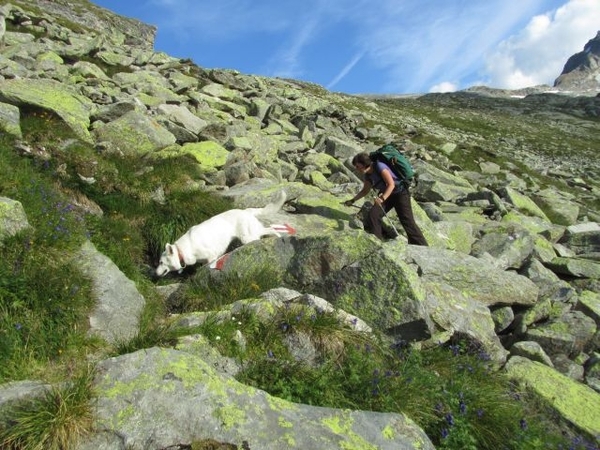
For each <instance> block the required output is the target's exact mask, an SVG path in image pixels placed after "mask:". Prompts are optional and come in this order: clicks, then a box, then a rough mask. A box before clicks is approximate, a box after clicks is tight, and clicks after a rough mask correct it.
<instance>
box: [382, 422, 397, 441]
mask: <svg viewBox="0 0 600 450" xmlns="http://www.w3.org/2000/svg"><path fill="white" fill-rule="evenodd" d="M381 434H383V437H384V438H386V439H389V440H392V439H395V438H396V430H394V428H393V427H391V426H390V425H387V426H386V427H385V428H384V429H383V431H382V433H381Z"/></svg>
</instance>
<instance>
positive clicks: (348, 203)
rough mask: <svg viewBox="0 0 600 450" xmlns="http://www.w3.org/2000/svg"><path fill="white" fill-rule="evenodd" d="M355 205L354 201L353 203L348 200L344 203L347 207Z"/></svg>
mask: <svg viewBox="0 0 600 450" xmlns="http://www.w3.org/2000/svg"><path fill="white" fill-rule="evenodd" d="M353 204H354V201H352V200H346V201H345V202H344V205H346V206H352V205H353Z"/></svg>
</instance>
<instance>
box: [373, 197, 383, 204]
mask: <svg viewBox="0 0 600 450" xmlns="http://www.w3.org/2000/svg"><path fill="white" fill-rule="evenodd" d="M373 201H374V203H375V204H376V205H379V206H381V205H383V199H382V198H381V197H375V199H374V200H373Z"/></svg>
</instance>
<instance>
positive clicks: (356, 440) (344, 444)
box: [322, 411, 377, 450]
mask: <svg viewBox="0 0 600 450" xmlns="http://www.w3.org/2000/svg"><path fill="white" fill-rule="evenodd" d="M322 422H323V425H324V426H326V427H327V428H329V429H330V430H331V431H332V432H333V433H335V434H337V435H338V436H340V437H342V438H343V439H344V440H342V441H341V442H340V447H341V448H342V449H346V450H377V447H376V446H374V445H372V444H370V443H369V442H367V441H366V440H365V439H364V438H363V437H361V436H359V435H358V434H356V433H355V432H354V431H353V430H352V426H353V425H354V420H353V419H352V418H351V417H350V414H349V411H341V412H340V413H339V415H336V416H330V417H326V418H325V419H323V420H322Z"/></svg>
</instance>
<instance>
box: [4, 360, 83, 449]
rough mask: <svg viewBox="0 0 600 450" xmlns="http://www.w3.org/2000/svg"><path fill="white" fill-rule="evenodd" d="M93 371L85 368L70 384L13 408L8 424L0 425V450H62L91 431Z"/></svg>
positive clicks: (52, 389)
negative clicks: (0, 449) (1, 449)
mask: <svg viewBox="0 0 600 450" xmlns="http://www.w3.org/2000/svg"><path fill="white" fill-rule="evenodd" d="M93 377H94V371H93V370H92V369H90V368H86V369H85V370H83V371H82V372H81V373H79V374H75V375H74V376H73V377H72V378H71V379H70V381H67V382H65V383H63V384H62V385H60V386H57V387H53V388H50V389H49V390H47V391H46V392H45V393H44V394H43V395H41V396H37V397H35V398H33V399H31V400H29V401H26V402H24V403H20V404H18V405H17V406H14V407H13V408H12V410H10V412H9V414H8V415H9V417H10V421H9V425H8V426H2V425H0V448H3V449H7V450H20V449H27V450H38V449H39V450H64V449H67V448H73V447H74V446H75V444H76V443H77V442H78V441H79V440H80V439H81V438H82V437H84V436H85V435H87V434H88V433H89V432H90V431H91V430H92V424H93V414H92V405H93V399H94V389H93Z"/></svg>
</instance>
